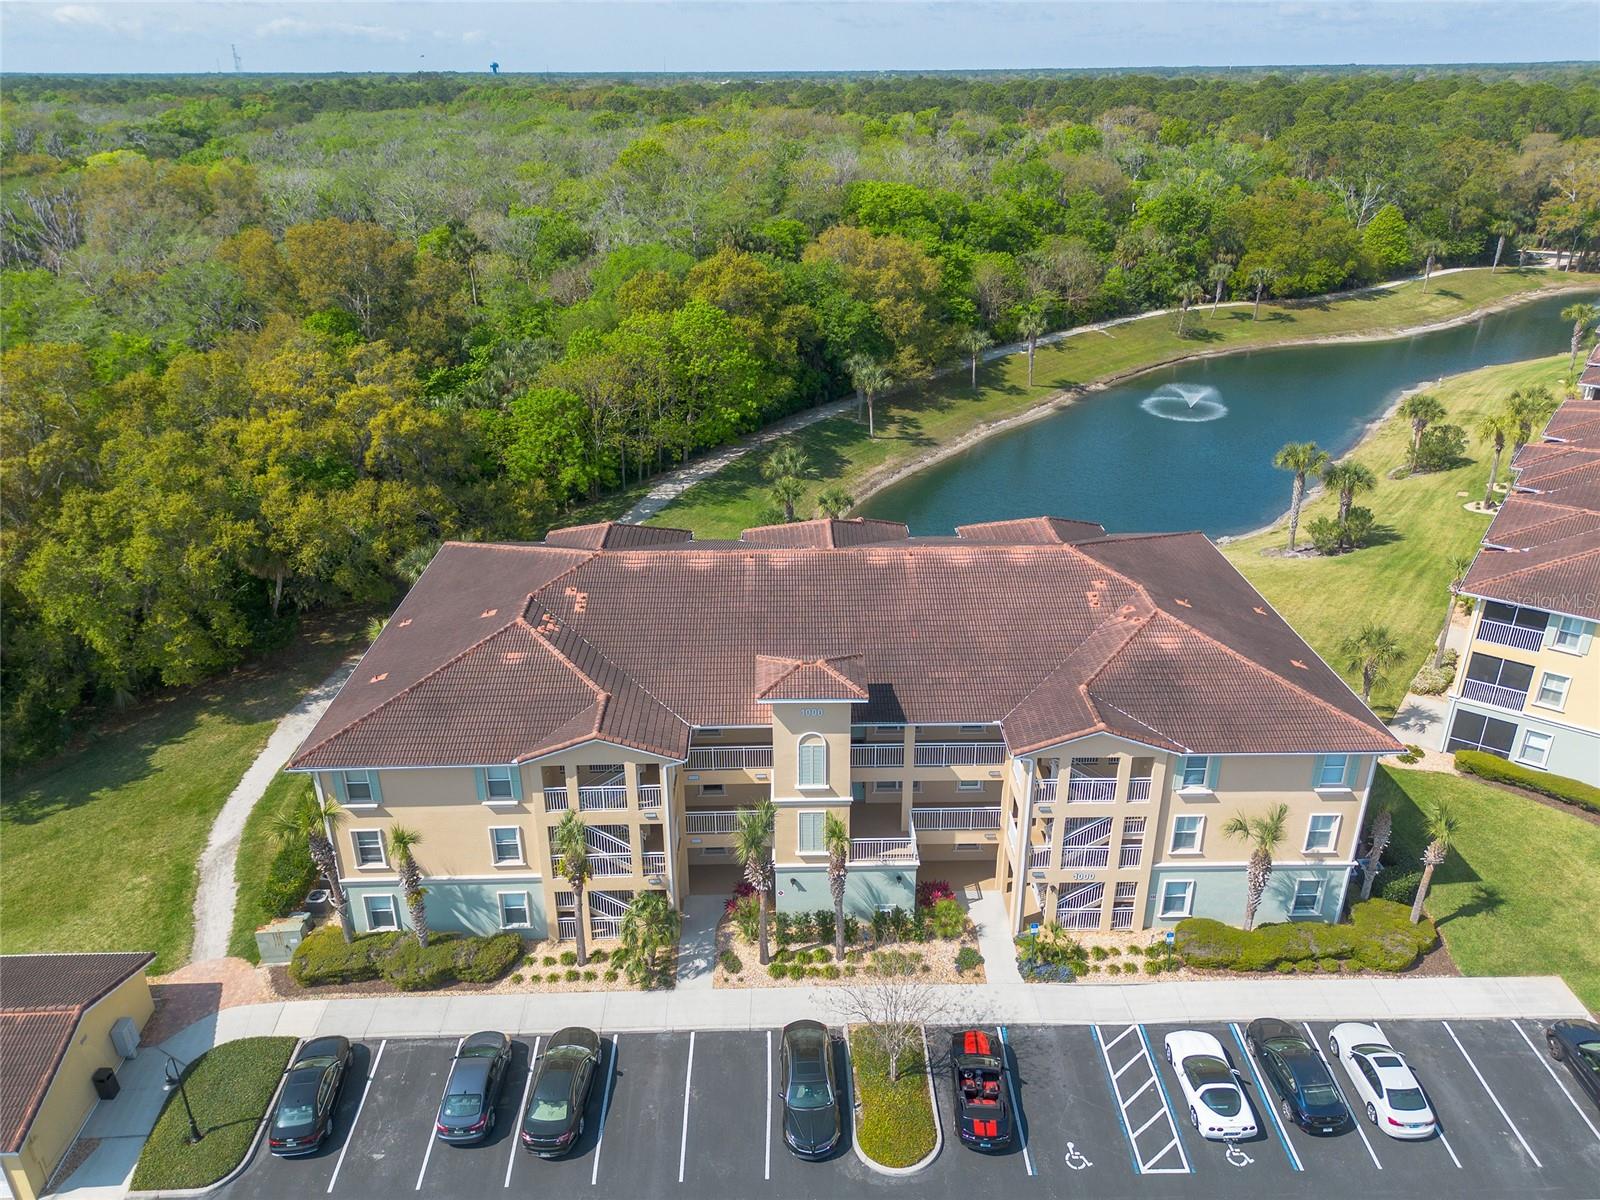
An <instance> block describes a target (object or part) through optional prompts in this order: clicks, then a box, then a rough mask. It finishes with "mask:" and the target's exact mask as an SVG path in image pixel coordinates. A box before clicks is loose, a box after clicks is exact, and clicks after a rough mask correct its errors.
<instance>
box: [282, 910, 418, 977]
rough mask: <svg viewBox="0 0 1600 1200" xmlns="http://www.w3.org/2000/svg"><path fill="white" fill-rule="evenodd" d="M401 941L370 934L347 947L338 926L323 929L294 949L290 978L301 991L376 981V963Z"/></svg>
mask: <svg viewBox="0 0 1600 1200" xmlns="http://www.w3.org/2000/svg"><path fill="white" fill-rule="evenodd" d="M400 937H401V935H400V934H398V933H369V934H367V935H365V936H364V937H358V938H356V939H355V940H354V941H353V942H351V943H350V944H349V945H346V944H345V940H344V934H343V933H341V932H340V930H339V927H338V925H336V924H334V925H324V926H323V927H322V928H321V929H314V930H312V931H311V933H309V934H308V935H307V936H306V937H305V939H304V940H303V941H301V943H300V944H299V945H298V946H296V947H295V951H294V957H293V958H291V959H290V960H289V978H290V979H292V980H294V981H295V982H296V983H298V984H300V985H301V986H302V987H318V986H320V985H322V984H328V983H364V982H366V981H367V980H369V979H377V978H378V977H379V975H380V974H382V972H381V970H380V968H379V965H378V964H379V961H380V960H381V959H382V958H384V957H385V956H386V955H387V954H388V952H389V950H390V949H391V948H392V947H393V946H394V944H395V942H396V941H398V940H399V939H400Z"/></svg>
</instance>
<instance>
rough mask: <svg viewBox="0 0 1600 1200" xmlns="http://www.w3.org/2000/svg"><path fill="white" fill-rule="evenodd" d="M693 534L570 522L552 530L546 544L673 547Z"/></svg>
mask: <svg viewBox="0 0 1600 1200" xmlns="http://www.w3.org/2000/svg"><path fill="white" fill-rule="evenodd" d="M692 537H694V534H692V533H690V532H689V531H688V530H687V529H669V528H667V527H666V526H662V525H624V524H623V523H622V522H620V521H602V522H600V523H599V524H597V525H568V526H567V527H566V528H565V529H552V530H551V531H550V532H549V533H548V534H546V535H545V539H544V540H545V544H546V545H550V546H570V547H572V548H574V549H578V550H638V549H641V548H642V547H645V546H670V545H672V544H673V543H674V542H687V541H688V540H689V539H690V538H692Z"/></svg>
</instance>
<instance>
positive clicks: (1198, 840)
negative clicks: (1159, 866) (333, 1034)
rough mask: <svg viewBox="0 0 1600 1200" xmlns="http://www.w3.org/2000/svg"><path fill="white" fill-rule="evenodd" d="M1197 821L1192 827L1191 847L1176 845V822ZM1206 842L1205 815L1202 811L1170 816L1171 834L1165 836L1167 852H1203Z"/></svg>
mask: <svg viewBox="0 0 1600 1200" xmlns="http://www.w3.org/2000/svg"><path fill="white" fill-rule="evenodd" d="M1179 821H1198V822H1199V824H1198V825H1196V826H1195V829H1194V846H1193V848H1192V849H1184V848H1180V847H1179V845H1178V822H1179ZM1205 844H1206V815H1205V814H1204V813H1177V814H1176V815H1174V816H1173V818H1172V832H1171V836H1169V837H1168V838H1167V853H1168V854H1204V853H1205Z"/></svg>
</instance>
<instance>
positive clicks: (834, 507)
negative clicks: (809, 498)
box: [817, 483, 856, 521]
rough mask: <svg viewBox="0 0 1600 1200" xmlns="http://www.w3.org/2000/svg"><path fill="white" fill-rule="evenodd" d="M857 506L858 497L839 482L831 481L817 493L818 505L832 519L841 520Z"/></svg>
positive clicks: (823, 513) (824, 514)
mask: <svg viewBox="0 0 1600 1200" xmlns="http://www.w3.org/2000/svg"><path fill="white" fill-rule="evenodd" d="M855 506H856V498H855V497H854V496H852V495H851V494H850V493H849V492H847V491H845V490H844V488H842V487H840V486H839V485H838V484H837V483H830V484H829V485H828V486H827V487H825V488H823V489H822V490H821V491H820V492H818V493H817V507H818V508H819V509H821V510H822V515H823V516H825V517H829V518H831V519H832V520H835V521H837V520H839V518H841V517H842V516H844V515H845V513H847V512H849V511H850V510H851V509H852V508H854V507H855Z"/></svg>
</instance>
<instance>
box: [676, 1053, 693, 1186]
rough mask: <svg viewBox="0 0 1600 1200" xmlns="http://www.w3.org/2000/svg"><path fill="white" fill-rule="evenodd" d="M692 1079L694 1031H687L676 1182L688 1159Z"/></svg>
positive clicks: (680, 1180)
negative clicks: (686, 1057)
mask: <svg viewBox="0 0 1600 1200" xmlns="http://www.w3.org/2000/svg"><path fill="white" fill-rule="evenodd" d="M693 1079H694V1031H693V1030H690V1031H689V1066H688V1069H687V1070H685V1071H684V1073H683V1138H682V1140H681V1141H679V1143H678V1182H679V1183H682V1182H683V1165H684V1163H686V1162H687V1161H688V1160H689V1084H690V1082H691V1081H692V1080H693Z"/></svg>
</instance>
